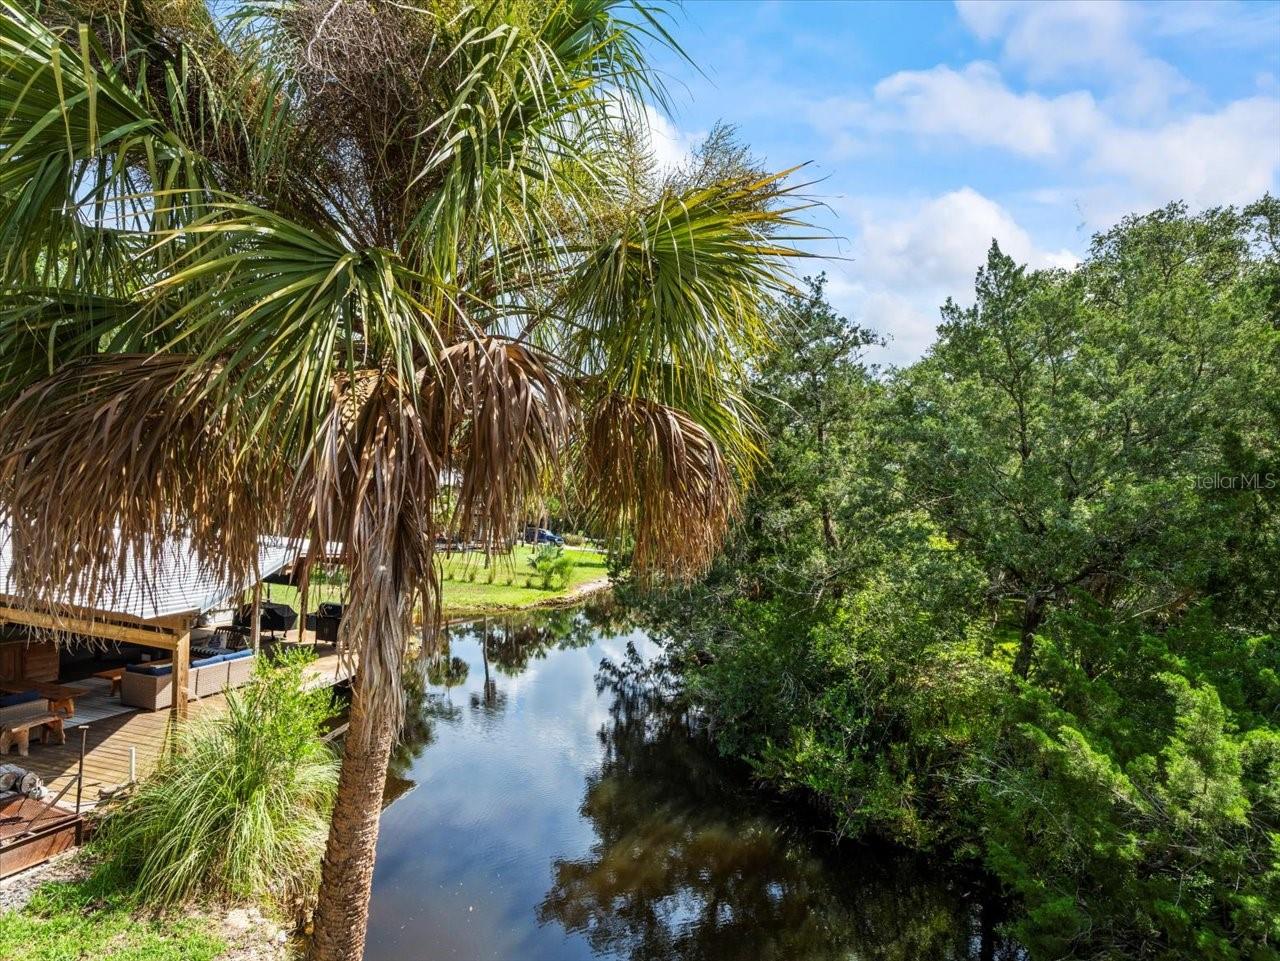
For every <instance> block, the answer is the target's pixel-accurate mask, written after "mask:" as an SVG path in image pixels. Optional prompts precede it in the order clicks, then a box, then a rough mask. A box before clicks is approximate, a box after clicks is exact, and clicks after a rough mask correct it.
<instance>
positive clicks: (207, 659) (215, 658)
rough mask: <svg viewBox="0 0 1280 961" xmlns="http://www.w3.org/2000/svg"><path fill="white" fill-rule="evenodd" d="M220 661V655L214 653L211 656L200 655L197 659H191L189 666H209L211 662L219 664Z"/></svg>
mask: <svg viewBox="0 0 1280 961" xmlns="http://www.w3.org/2000/svg"><path fill="white" fill-rule="evenodd" d="M221 663H222V655H221V654H215V655H214V656H213V657H202V658H200V659H199V660H195V661H192V662H191V667H192V668H197V667H209V666H211V665H213V664H221Z"/></svg>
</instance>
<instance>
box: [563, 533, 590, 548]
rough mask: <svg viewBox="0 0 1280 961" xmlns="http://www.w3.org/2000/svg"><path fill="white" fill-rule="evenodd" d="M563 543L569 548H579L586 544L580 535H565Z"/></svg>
mask: <svg viewBox="0 0 1280 961" xmlns="http://www.w3.org/2000/svg"><path fill="white" fill-rule="evenodd" d="M564 542H565V544H567V545H568V546H569V547H581V546H582V545H583V544H584V543H586V538H585V537H583V536H582V535H581V534H565V535H564Z"/></svg>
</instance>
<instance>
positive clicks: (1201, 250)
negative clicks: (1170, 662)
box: [892, 204, 1278, 677]
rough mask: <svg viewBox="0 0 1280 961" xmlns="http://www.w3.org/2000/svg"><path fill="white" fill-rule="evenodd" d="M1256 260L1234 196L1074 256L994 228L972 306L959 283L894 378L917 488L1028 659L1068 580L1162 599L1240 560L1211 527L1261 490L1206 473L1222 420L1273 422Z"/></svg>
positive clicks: (1178, 211) (1266, 326)
mask: <svg viewBox="0 0 1280 961" xmlns="http://www.w3.org/2000/svg"><path fill="white" fill-rule="evenodd" d="M1260 266H1261V262H1260V261H1258V260H1257V259H1256V258H1255V256H1254V253H1253V251H1252V249H1251V247H1250V244H1249V242H1248V237H1247V230H1246V224H1245V222H1244V221H1243V220H1242V218H1241V216H1240V214H1239V213H1238V212H1237V211H1234V210H1214V211H1209V212H1207V213H1205V214H1202V215H1199V216H1188V214H1187V212H1186V210H1185V208H1184V207H1182V206H1181V205H1176V204H1175V205H1171V206H1170V207H1168V208H1165V209H1163V210H1159V211H1156V212H1155V213H1152V214H1149V215H1146V216H1142V217H1131V218H1128V219H1126V220H1125V221H1123V222H1122V223H1121V224H1120V225H1118V226H1117V227H1116V228H1114V229H1113V230H1111V231H1108V232H1107V233H1104V234H1100V235H1099V236H1098V237H1096V238H1095V240H1094V242H1093V245H1092V247H1091V249H1090V252H1089V256H1088V258H1087V260H1086V261H1085V263H1084V264H1083V265H1081V267H1080V268H1079V269H1078V270H1075V271H1071V272H1029V271H1028V270H1027V269H1026V268H1024V267H1021V266H1019V265H1017V264H1015V263H1014V262H1013V261H1012V260H1011V259H1010V258H1009V257H1007V256H1005V255H1004V254H1003V253H1002V252H1001V251H1000V249H999V247H998V246H996V245H995V244H993V245H992V248H991V251H990V254H989V256H988V258H987V263H986V266H985V267H984V268H983V269H982V270H980V271H979V273H978V278H977V285H976V289H975V294H976V297H975V302H974V304H973V306H971V307H967V308H966V307H960V306H959V305H957V304H956V303H954V302H952V301H948V302H947V304H946V306H945V307H944V308H943V323H942V326H941V327H940V329H939V340H938V343H937V344H936V345H935V346H934V347H933V348H932V350H931V351H930V353H929V355H928V357H927V358H925V359H924V360H923V361H921V362H920V363H918V364H916V365H914V366H913V367H911V368H909V369H908V370H906V371H904V372H903V373H902V375H901V376H900V377H899V378H898V379H897V381H896V383H895V384H894V386H893V389H892V393H893V396H894V399H895V403H896V413H897V415H898V416H897V418H896V424H897V426H896V427H895V430H897V431H900V435H899V436H900V439H901V441H902V442H903V443H902V445H901V457H902V465H903V472H902V476H903V479H904V482H905V484H906V487H907V488H908V489H909V491H910V492H912V494H913V495H914V497H915V499H916V502H917V503H919V504H921V505H922V506H924V507H926V508H927V509H928V511H929V512H930V514H931V515H932V516H933V517H934V518H935V519H936V520H937V522H938V523H939V525H940V526H941V527H942V528H943V529H944V530H945V531H946V533H947V534H948V535H949V536H950V537H951V538H952V539H953V540H954V541H955V542H956V544H957V545H958V546H959V548H960V549H961V550H964V551H967V552H970V553H972V555H973V556H974V557H975V558H976V559H978V560H979V562H980V563H981V564H982V566H983V567H984V568H985V570H986V571H987V572H988V576H989V578H990V583H991V591H990V593H991V595H992V597H993V598H995V599H997V600H999V599H1014V600H1016V601H1017V602H1018V603H1019V604H1020V605H1021V609H1022V616H1021V627H1020V635H1021V638H1020V644H1019V649H1018V653H1017V657H1016V660H1015V662H1014V671H1015V672H1016V673H1017V674H1019V675H1021V676H1023V677H1025V676H1026V674H1027V671H1028V670H1029V668H1030V666H1031V661H1032V657H1033V654H1034V638H1035V634H1036V632H1037V630H1038V629H1039V628H1040V626H1041V624H1042V622H1043V620H1044V618H1045V615H1046V614H1047V613H1048V611H1049V610H1050V608H1051V607H1052V606H1053V605H1054V604H1057V603H1059V602H1061V601H1063V600H1065V599H1067V598H1069V597H1070V596H1072V594H1073V593H1076V592H1088V593H1090V594H1092V595H1093V596H1094V597H1095V598H1096V599H1097V600H1099V601H1101V602H1103V603H1104V604H1107V605H1118V606H1120V607H1122V608H1124V607H1127V608H1128V609H1129V610H1131V611H1135V612H1136V611H1142V612H1144V613H1152V610H1153V608H1164V609H1170V608H1172V607H1176V606H1177V605H1178V604H1185V603H1186V602H1187V601H1188V600H1189V599H1190V598H1191V597H1193V596H1196V595H1198V594H1199V593H1201V592H1202V591H1203V590H1204V589H1205V584H1206V576H1207V574H1208V572H1209V571H1210V570H1211V569H1213V568H1214V567H1215V566H1220V565H1221V564H1222V563H1223V562H1224V561H1225V560H1226V558H1225V557H1224V556H1223V554H1222V553H1221V552H1220V551H1218V550H1217V549H1215V548H1214V547H1213V546H1212V545H1214V544H1215V543H1216V540H1217V534H1218V533H1219V532H1220V531H1222V530H1224V529H1225V528H1224V525H1225V524H1226V522H1227V520H1228V519H1229V518H1230V517H1231V515H1232V514H1233V513H1234V512H1236V511H1239V510H1242V509H1252V508H1253V500H1254V496H1253V492H1251V491H1248V490H1237V491H1236V492H1235V496H1227V497H1212V496H1206V488H1212V487H1213V486H1214V485H1215V484H1216V481H1215V480H1214V479H1215V478H1221V477H1223V476H1224V475H1227V474H1228V473H1229V472H1230V466H1229V465H1230V462H1229V460H1228V459H1227V458H1226V456H1225V454H1226V450H1227V448H1226V446H1225V445H1224V440H1225V439H1227V438H1229V437H1234V438H1237V439H1239V440H1241V441H1242V442H1243V443H1245V444H1246V446H1248V445H1249V444H1250V443H1253V442H1257V441H1259V439H1261V438H1264V437H1265V436H1267V431H1266V430H1265V429H1262V430H1257V429H1255V428H1256V427H1257V426H1258V422H1257V418H1258V417H1259V416H1261V415H1262V413H1263V400H1264V394H1265V393H1266V390H1267V389H1266V388H1265V387H1263V386H1262V385H1264V384H1266V383H1269V382H1270V383H1274V379H1275V376H1276V371H1277V369H1278V368H1277V342H1276V335H1275V329H1274V327H1273V326H1272V324H1271V321H1270V318H1269V317H1268V316H1267V313H1266V310H1265V309H1264V298H1263V297H1262V295H1261V288H1260V287H1259V285H1258V284H1257V283H1255V279H1256V275H1257V273H1258V271H1259V269H1260ZM1245 438H1251V439H1252V440H1245ZM1235 527H1238V525H1232V529H1234V528H1235Z"/></svg>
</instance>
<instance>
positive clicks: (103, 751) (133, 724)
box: [0, 654, 349, 811]
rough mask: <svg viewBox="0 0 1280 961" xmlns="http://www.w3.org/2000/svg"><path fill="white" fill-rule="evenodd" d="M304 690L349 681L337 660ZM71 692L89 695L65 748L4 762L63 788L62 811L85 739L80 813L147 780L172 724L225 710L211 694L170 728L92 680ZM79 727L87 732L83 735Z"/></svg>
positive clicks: (71, 796)
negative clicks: (133, 783) (131, 784)
mask: <svg viewBox="0 0 1280 961" xmlns="http://www.w3.org/2000/svg"><path fill="white" fill-rule="evenodd" d="M306 672H307V675H308V682H307V683H308V686H309V687H331V686H334V685H337V684H341V683H344V682H345V681H347V680H348V679H349V678H348V675H347V671H346V667H345V665H344V664H343V662H342V659H340V658H339V657H338V655H337V654H328V655H325V656H322V657H319V658H317V659H316V660H315V661H313V662H312V663H311V664H308V665H307V668H306ZM73 686H75V687H80V688H86V689H88V691H89V693H88V694H86V695H85V696H83V697H80V698H77V700H76V708H75V711H76V712H75V714H74V715H73V716H72V717H71V719H70V720H68V721H67V722H66V725H65V730H66V735H67V743H66V744H57V745H55V744H36V743H32V745H31V749H30V753H29V755H28V756H27V757H23V758H20V757H18V756H17V754H16V753H14V754H11V755H10V756H9V757H8V758H5V759H0V761H3V760H7V761H8V762H10V763H12V764H18V765H20V766H21V767H24V768H26V769H27V770H29V771H33V772H35V773H36V774H38V775H39V776H40V777H41V778H42V779H43V780H44V783H45V787H46V789H47V790H48V791H49V792H50V793H51V794H55V795H56V794H57V793H58V792H59V791H62V790H63V788H68V790H67V793H66V794H65V795H64V796H63V801H62V803H63V805H70V806H71V807H74V806H75V801H76V790H75V787H74V781H75V777H76V771H77V770H78V768H79V763H80V742H81V738H82V737H83V738H84V743H85V752H84V784H83V785H82V786H81V790H80V804H81V810H82V811H88V810H91V809H92V808H93V807H94V806H96V805H97V804H98V803H99V801H100V800H101V798H102V795H103V793H108V794H109V793H110V792H111V791H113V790H115V789H116V788H119V787H121V786H123V785H126V784H128V783H129V782H130V781H131V780H134V779H141V778H143V777H146V775H147V774H149V773H150V772H151V771H152V770H153V769H154V768H155V766H156V763H157V762H158V761H159V759H160V755H161V753H162V752H163V751H164V749H165V745H166V743H167V741H168V738H169V736H170V731H171V725H172V724H174V723H191V721H196V720H198V719H199V718H201V717H206V716H209V715H210V714H217V713H220V712H222V711H224V710H226V706H227V699H226V696H225V695H223V694H211V695H209V696H208V697H203V698H200V699H199V700H194V701H190V702H189V709H190V717H189V719H188V720H187V721H186V722H181V721H179V722H175V721H174V720H173V712H172V711H170V710H168V709H167V708H166V709H163V710H159V711H147V710H142V709H138V708H132V707H126V706H124V705H122V704H121V703H120V700H119V698H118V697H112V696H111V695H110V692H109V689H110V684H109V683H108V682H105V681H101V680H99V679H97V678H94V679H91V680H89V681H76V682H74V685H73ZM82 727H84V728H86V730H84V731H82V730H81V728H82Z"/></svg>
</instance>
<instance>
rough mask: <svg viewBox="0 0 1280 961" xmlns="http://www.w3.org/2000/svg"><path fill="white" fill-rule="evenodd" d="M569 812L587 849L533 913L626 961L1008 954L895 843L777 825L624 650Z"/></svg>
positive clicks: (958, 896) (1011, 954)
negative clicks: (839, 839)
mask: <svg viewBox="0 0 1280 961" xmlns="http://www.w3.org/2000/svg"><path fill="white" fill-rule="evenodd" d="M597 684H598V686H599V688H600V690H601V692H602V693H605V692H610V693H612V695H613V706H612V709H611V712H610V721H609V723H608V724H606V725H605V726H604V728H603V729H602V730H601V732H600V738H601V741H602V744H603V747H604V760H603V764H602V767H601V769H600V771H599V772H598V773H597V774H594V775H592V776H590V777H589V778H588V781H587V790H586V795H585V798H584V800H583V802H582V808H581V810H582V814H583V816H584V817H585V818H587V819H588V820H589V821H590V822H591V824H592V826H593V827H594V830H595V832H596V835H597V842H596V844H595V845H594V846H593V847H592V849H591V852H590V854H589V855H588V856H587V857H584V858H581V859H578V860H563V859H561V860H557V861H555V862H554V875H555V880H554V884H553V886H552V888H551V890H550V891H549V892H548V893H547V895H546V897H545V898H544V900H543V902H542V904H541V905H540V906H539V910H538V917H539V921H540V923H543V924H547V923H552V922H555V923H558V924H560V925H562V926H563V927H564V928H565V929H566V930H567V931H569V932H572V933H576V934H579V935H581V936H583V937H585V938H586V939H587V940H588V942H589V943H590V944H591V947H592V949H593V950H594V951H595V952H596V953H597V954H600V955H607V956H609V957H621V958H629V959H631V961H667V959H670V961H730V959H734V961H737V959H747V958H750V959H760V961H770V959H777V961H784V959H785V961H826V959H837V958H842V959H844V958H858V959H867V961H873V959H874V961H917V959H925V958H927V959H938V961H946V959H981V961H997V959H1012V958H1015V957H1017V956H1018V954H1019V952H1018V951H1017V949H1016V948H1015V947H1014V946H1012V945H1009V944H1004V943H1001V942H1000V941H999V939H997V938H996V937H995V936H994V933H993V921H994V918H993V917H992V915H991V912H990V911H989V910H986V909H984V908H983V907H981V906H976V905H975V904H974V903H973V902H970V901H969V900H967V899H966V898H965V897H964V896H963V894H962V893H961V892H959V891H957V890H954V889H952V887H950V886H949V885H947V884H945V883H944V882H941V881H939V880H938V879H937V877H936V875H937V873H938V872H936V871H935V872H933V873H932V876H930V875H928V874H926V871H925V867H926V866H925V865H922V864H921V862H919V861H918V860H915V859H913V858H911V857H909V856H906V855H904V854H902V853H901V852H898V851H896V850H891V851H885V850H882V849H874V850H872V849H867V848H854V847H852V846H844V847H841V848H840V849H839V850H838V851H837V850H836V849H835V848H834V846H831V848H832V849H831V851H830V857H828V858H826V859H823V858H820V857H819V856H818V854H816V853H815V852H816V851H818V850H819V849H820V848H819V845H815V844H814V843H813V841H812V840H811V839H810V838H808V837H807V836H806V833H805V832H804V831H802V830H800V829H797V828H788V827H785V826H784V825H782V824H781V823H780V822H779V820H778V818H777V816H776V814H773V815H771V814H770V812H769V811H767V810H766V809H765V807H764V805H763V802H762V801H760V800H759V799H756V798H753V797H752V796H751V795H750V794H749V793H748V792H747V791H746V790H744V788H743V779H742V777H741V776H740V772H737V771H732V770H730V769H729V768H728V766H727V765H726V764H725V762H724V761H722V760H720V759H718V758H716V757H715V755H714V751H713V750H712V749H711V748H710V746H709V745H708V743H707V740H706V738H705V736H704V734H703V732H702V731H700V730H698V729H697V725H696V724H694V723H693V722H692V721H691V719H690V717H689V716H688V714H687V713H685V712H683V711H681V710H679V709H677V708H676V707H674V705H673V702H672V701H671V699H670V697H669V695H670V694H672V693H673V692H672V690H671V686H670V681H669V678H668V677H667V676H666V675H665V674H664V672H663V671H662V670H661V668H660V667H657V668H655V667H653V666H651V665H646V664H644V663H643V662H642V660H641V659H640V658H639V657H638V656H637V655H636V654H635V651H634V648H631V649H630V657H629V658H628V661H627V662H626V663H625V664H622V665H616V664H610V663H608V662H606V663H605V664H604V665H602V667H601V670H600V673H599V674H598V676H597Z"/></svg>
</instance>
